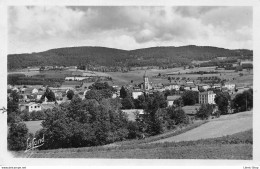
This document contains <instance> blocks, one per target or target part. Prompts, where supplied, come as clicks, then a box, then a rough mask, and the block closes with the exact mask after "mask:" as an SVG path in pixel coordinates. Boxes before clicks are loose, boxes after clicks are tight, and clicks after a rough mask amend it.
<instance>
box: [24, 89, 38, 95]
mask: <svg viewBox="0 0 260 169" xmlns="http://www.w3.org/2000/svg"><path fill="white" fill-rule="evenodd" d="M38 92H39V90H38V89H36V88H27V89H25V90H24V93H25V94H36V93H38Z"/></svg>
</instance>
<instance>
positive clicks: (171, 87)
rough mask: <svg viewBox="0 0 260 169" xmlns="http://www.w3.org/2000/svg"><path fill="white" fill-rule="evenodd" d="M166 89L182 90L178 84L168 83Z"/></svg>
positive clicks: (165, 85)
mask: <svg viewBox="0 0 260 169" xmlns="http://www.w3.org/2000/svg"><path fill="white" fill-rule="evenodd" d="M164 89H165V90H173V89H175V90H180V85H178V84H177V83H168V84H164Z"/></svg>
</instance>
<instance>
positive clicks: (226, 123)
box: [153, 111, 253, 143]
mask: <svg viewBox="0 0 260 169" xmlns="http://www.w3.org/2000/svg"><path fill="white" fill-rule="evenodd" d="M252 128H253V112H252V111H248V112H242V113H237V114H232V115H226V116H221V117H220V118H216V119H212V120H210V121H209V122H208V123H206V124H203V125H201V126H199V127H197V128H195V129H193V130H190V131H187V132H186V133H183V134H180V135H177V136H173V137H170V138H166V139H162V140H158V141H155V142H153V143H162V142H179V141H191V140H199V139H207V138H216V137H221V136H225V135H231V134H234V133H238V132H242V131H246V130H250V129H252Z"/></svg>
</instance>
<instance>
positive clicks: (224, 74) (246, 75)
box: [9, 67, 253, 86]
mask: <svg viewBox="0 0 260 169" xmlns="http://www.w3.org/2000/svg"><path fill="white" fill-rule="evenodd" d="M74 71H75V69H73V70H63V71H44V72H39V71H34V72H28V71H25V70H20V71H16V72H9V74H14V73H23V74H25V75H27V76H40V75H43V76H44V77H45V78H61V79H65V77H66V76H70V75H71V74H72V72H74ZM145 71H146V74H147V76H148V77H149V80H150V81H151V82H152V83H154V84H156V83H168V82H169V81H168V79H167V77H165V78H160V77H156V76H157V75H158V74H159V73H160V74H161V75H163V74H172V73H173V72H180V74H176V75H171V76H172V77H176V78H177V77H185V78H190V79H191V80H196V79H197V78H198V77H201V76H202V77H209V76H218V77H219V78H221V79H227V80H228V82H231V83H235V84H237V85H239V86H243V85H252V84H253V71H250V72H248V71H246V70H243V71H241V72H234V70H215V68H214V67H201V68H194V69H185V70H184V68H183V67H179V68H171V69H148V70H133V71H129V72H124V73H123V72H94V71H91V72H89V71H85V72H84V73H83V74H84V75H91V76H110V77H112V79H113V81H112V83H111V85H119V86H121V85H125V84H129V83H130V82H131V81H133V83H135V84H138V83H141V82H143V75H144V74H145ZM192 71H193V72H196V71H218V72H219V73H218V74H204V75H199V74H186V73H190V72H192ZM240 73H243V76H240V75H239V74H240ZM220 74H221V75H220ZM233 78H235V79H234V80H233Z"/></svg>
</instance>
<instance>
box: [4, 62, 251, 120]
mask: <svg viewBox="0 0 260 169" xmlns="http://www.w3.org/2000/svg"><path fill="white" fill-rule="evenodd" d="M221 59H222V58H221ZM243 63H245V64H248V63H249V64H252V62H249V61H245V62H242V63H241V61H240V65H241V66H243ZM40 69H45V71H48V70H53V69H61V70H62V69H64V67H58V66H56V67H50V66H46V67H44V68H43V67H41V68H40ZM70 69H71V70H76V71H73V72H72V73H71V76H66V77H65V79H64V82H63V83H62V85H61V86H57V87H50V86H44V85H10V84H9V85H8V91H9V92H8V97H9V96H10V93H11V91H16V92H17V93H18V94H19V110H20V111H25V110H26V111H28V112H29V113H31V112H37V111H45V110H47V109H52V108H54V107H55V106H57V105H60V104H61V103H64V102H69V101H70V100H71V99H68V97H67V94H68V92H69V91H73V94H75V95H78V96H79V97H80V98H81V99H82V100H84V99H85V96H86V94H87V92H88V91H89V90H90V88H89V87H90V86H91V85H92V84H93V83H95V82H97V81H98V82H107V83H108V84H110V85H111V86H112V87H113V88H114V91H113V93H112V96H111V98H119V97H120V90H121V89H122V87H123V88H125V89H126V90H127V91H128V92H129V93H131V97H132V98H133V99H138V97H139V96H141V95H144V94H153V93H155V92H160V93H162V92H166V91H174V93H171V94H170V95H167V96H166V97H167V98H166V100H167V105H168V106H173V105H174V103H175V101H176V100H178V99H179V98H180V97H181V95H182V94H183V92H184V91H194V92H198V93H199V94H198V98H197V102H196V104H194V105H186V106H183V107H182V109H183V110H184V111H185V113H186V114H187V115H190V116H194V115H195V114H196V112H197V111H198V110H199V108H200V105H201V104H212V105H215V101H214V99H215V96H216V91H221V92H228V93H229V95H230V96H231V99H233V98H234V97H235V96H236V94H238V93H243V92H244V91H246V90H249V89H250V88H251V89H252V88H253V86H252V85H245V86H243V85H237V84H235V83H232V82H228V81H226V80H221V79H220V78H219V76H216V75H215V74H214V72H215V71H208V72H209V73H211V74H210V75H211V76H203V74H200V75H199V76H197V78H196V79H194V78H186V77H185V76H182V75H185V74H180V72H181V71H178V72H177V73H176V72H175V73H168V74H163V75H161V73H159V74H158V75H157V76H155V78H156V77H157V78H164V79H167V80H168V82H165V83H153V82H151V81H150V78H151V77H149V76H148V75H147V73H146V70H143V77H142V80H141V82H140V81H139V82H140V83H133V81H129V83H127V84H125V85H122V86H119V85H115V84H113V83H111V79H112V78H111V77H109V76H96V75H95V74H91V73H89V72H88V73H84V71H82V70H79V69H77V67H70ZM184 69H185V68H184ZM186 70H187V68H186ZM242 70H243V69H242ZM244 70H246V69H244ZM28 71H39V69H38V68H37V69H36V68H29V69H28ZM192 72H193V71H192ZM205 72H206V71H204V73H205ZM186 74H187V73H186ZM174 75H177V76H178V77H177V76H176V78H175V77H174ZM152 78H154V77H152ZM46 89H49V90H51V91H52V92H53V93H54V95H55V101H49V100H48V99H47V98H46V97H45V98H43V95H44V93H45V91H46ZM123 111H124V112H126V113H127V114H128V116H129V117H131V119H132V120H134V119H135V118H134V116H133V114H134V113H135V112H136V111H137V112H139V113H140V114H142V113H143V110H140V109H131V110H123ZM214 111H217V107H216V109H214ZM232 112H233V110H232V109H231V108H230V105H229V113H232Z"/></svg>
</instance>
